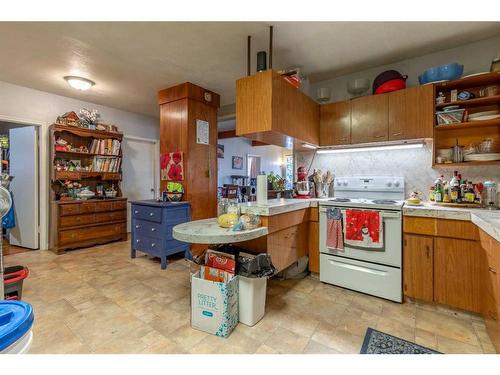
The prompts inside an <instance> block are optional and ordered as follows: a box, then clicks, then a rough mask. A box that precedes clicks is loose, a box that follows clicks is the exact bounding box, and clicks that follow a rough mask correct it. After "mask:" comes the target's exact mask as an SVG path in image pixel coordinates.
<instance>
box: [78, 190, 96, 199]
mask: <svg viewBox="0 0 500 375" xmlns="http://www.w3.org/2000/svg"><path fill="white" fill-rule="evenodd" d="M94 195H95V193H94V192H93V191H90V190H88V189H84V190H82V191H80V192H78V193H76V196H77V197H78V198H80V199H84V200H85V199H90V198H93V197H94Z"/></svg>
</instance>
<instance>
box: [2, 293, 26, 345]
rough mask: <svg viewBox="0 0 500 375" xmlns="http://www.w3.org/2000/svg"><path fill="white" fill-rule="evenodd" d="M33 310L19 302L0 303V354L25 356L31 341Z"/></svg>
mask: <svg viewBox="0 0 500 375" xmlns="http://www.w3.org/2000/svg"><path fill="white" fill-rule="evenodd" d="M33 319H34V318H33V308H32V307H31V305H30V304H29V303H26V302H21V301H0V354H25V353H27V352H28V350H29V349H30V347H31V343H32V341H33V332H32V330H31V329H32V327H33Z"/></svg>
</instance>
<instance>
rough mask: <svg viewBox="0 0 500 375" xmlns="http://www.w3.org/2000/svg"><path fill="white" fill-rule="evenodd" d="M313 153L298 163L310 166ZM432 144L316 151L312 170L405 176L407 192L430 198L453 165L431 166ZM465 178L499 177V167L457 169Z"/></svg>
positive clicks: (299, 158) (299, 157)
mask: <svg viewBox="0 0 500 375" xmlns="http://www.w3.org/2000/svg"><path fill="white" fill-rule="evenodd" d="M313 154H314V153H313V152H310V151H309V152H300V153H296V162H297V166H301V165H304V166H306V167H307V166H309V164H310V162H311V159H312V157H313ZM431 165H432V143H429V144H426V145H425V146H424V147H423V148H420V149H408V150H390V151H387V150H386V151H360V152H358V153H343V154H316V156H315V158H314V162H313V163H312V166H311V171H313V170H314V168H319V169H321V170H322V171H327V170H331V171H332V172H333V174H334V175H335V178H337V177H346V176H359V175H364V176H400V177H404V178H405V184H406V185H405V190H406V195H407V196H408V195H409V193H411V192H412V191H420V192H422V193H423V194H424V196H425V198H426V199H427V195H428V190H429V187H430V186H431V184H432V183H433V182H434V181H435V179H436V178H437V177H439V176H440V175H444V176H445V178H446V179H448V180H449V179H450V178H451V176H452V174H453V168H432V167H431ZM457 170H458V171H459V173H461V174H462V177H463V178H465V179H470V180H472V181H473V182H480V181H482V182H484V181H486V180H494V181H497V182H498V181H499V180H500V168H498V167H496V166H470V167H467V166H466V167H459V168H457Z"/></svg>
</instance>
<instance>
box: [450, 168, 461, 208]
mask: <svg viewBox="0 0 500 375" xmlns="http://www.w3.org/2000/svg"><path fill="white" fill-rule="evenodd" d="M459 199H460V182H459V179H458V171H454V172H453V177H452V179H451V180H450V201H451V202H452V203H458V202H459Z"/></svg>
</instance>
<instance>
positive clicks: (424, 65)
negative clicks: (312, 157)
mask: <svg viewBox="0 0 500 375" xmlns="http://www.w3.org/2000/svg"><path fill="white" fill-rule="evenodd" d="M499 53H500V36H498V37H495V38H490V39H485V40H481V41H479V42H475V43H470V44H465V45H463V46H460V47H456V48H451V49H448V50H443V51H439V52H435V53H431V54H428V55H423V56H419V57H415V58H412V59H407V60H402V61H399V62H396V63H394V64H388V65H381V66H376V67H373V68H370V69H367V70H363V71H360V72H356V73H352V74H348V75H343V76H339V77H336V78H333V79H330V80H326V81H321V82H315V83H314V84H312V85H311V86H310V89H309V95H310V96H311V97H312V98H313V99H316V97H317V95H316V93H317V90H318V88H320V87H328V88H330V93H331V96H330V101H331V102H338V101H341V100H346V99H349V98H350V96H349V93H348V92H347V88H346V87H347V82H349V81H351V80H353V79H354V78H369V79H370V82H371V84H373V80H374V79H375V77H376V76H377V75H378V74H379V73H381V72H383V71H384V70H389V69H395V70H397V71H399V72H400V73H401V74H406V75H408V80H407V81H406V83H407V86H408V87H410V86H416V85H418V76H419V75H420V74H422V72H423V71H424V70H426V69H428V68H431V67H433V66H438V65H443V64H448V63H452V62H458V63H460V64H463V65H464V75H467V74H470V73H478V72H484V71H489V70H490V65H491V61H492V60H493V59H494V58H495V57H496V56H497V55H498V54H499ZM371 84H370V90H369V94H371Z"/></svg>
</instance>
